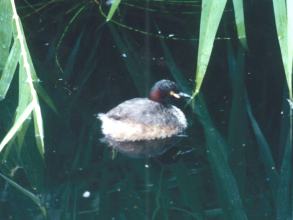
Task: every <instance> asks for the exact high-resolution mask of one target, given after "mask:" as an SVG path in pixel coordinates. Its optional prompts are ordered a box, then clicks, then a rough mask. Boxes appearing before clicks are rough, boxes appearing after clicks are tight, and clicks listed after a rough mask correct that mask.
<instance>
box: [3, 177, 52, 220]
mask: <svg viewBox="0 0 293 220" xmlns="http://www.w3.org/2000/svg"><path fill="white" fill-rule="evenodd" d="M0 176H1V177H2V178H3V179H4V180H5V181H7V182H8V183H9V184H10V185H11V186H13V187H14V188H16V189H17V190H18V191H20V192H21V193H23V194H24V195H25V196H26V197H28V198H30V199H31V200H32V201H33V202H34V203H35V204H36V205H37V206H38V207H39V208H40V210H41V212H42V214H43V216H44V217H46V216H47V211H46V209H45V207H44V206H43V205H42V203H41V201H40V199H39V198H38V197H37V196H36V195H35V194H33V193H32V192H30V191H28V190H27V189H25V188H23V187H22V186H20V185H19V184H18V183H16V182H14V181H13V180H11V179H10V178H8V177H6V176H4V175H3V174H2V173H0Z"/></svg>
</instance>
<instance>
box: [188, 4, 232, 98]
mask: <svg viewBox="0 0 293 220" xmlns="http://www.w3.org/2000/svg"><path fill="white" fill-rule="evenodd" d="M226 2H227V0H218V1H213V0H203V1H202V12H201V18H200V33H199V46H198V53H197V54H198V56H197V66H196V75H195V91H194V93H193V95H192V96H193V98H194V97H195V96H196V95H197V94H198V93H199V91H200V88H201V85H202V82H203V79H204V76H205V73H206V70H207V67H208V63H209V60H210V57H211V53H212V49H213V46H214V40H215V37H216V33H217V30H218V27H219V24H220V21H221V18H222V15H223V13H224V8H225V5H226Z"/></svg>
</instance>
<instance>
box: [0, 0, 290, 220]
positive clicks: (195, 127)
mask: <svg viewBox="0 0 293 220" xmlns="http://www.w3.org/2000/svg"><path fill="white" fill-rule="evenodd" d="M107 2H108V1H107ZM32 3H33V2H32ZM126 3H128V4H126ZM126 3H125V4H123V5H122V6H121V8H120V11H119V12H118V13H120V14H118V15H116V17H114V19H116V20H115V21H117V22H118V24H115V23H111V22H110V23H104V21H105V18H103V16H101V13H100V11H99V8H98V7H99V6H98V5H97V4H96V3H95V2H88V3H87V4H85V3H67V2H60V3H58V2H55V3H53V4H52V5H48V6H46V7H45V8H44V9H43V10H41V11H40V12H38V13H35V14H32V15H30V13H31V12H32V9H31V8H30V7H24V8H21V7H20V9H19V10H20V11H19V12H20V14H21V15H22V21H23V25H24V31H25V33H26V37H27V41H28V47H29V49H30V52H31V56H32V59H33V62H34V65H35V69H36V71H37V75H38V77H39V78H40V82H38V83H39V85H41V86H42V87H43V88H44V89H45V90H46V91H47V93H48V96H49V97H50V99H51V100H52V101H53V103H54V106H55V108H56V111H55V110H54V108H52V107H50V106H49V105H48V104H47V103H48V102H46V100H47V99H44V98H41V99H40V100H41V108H42V114H43V121H44V129H45V147H46V153H45V157H44V160H43V159H42V158H41V157H40V155H39V153H38V151H37V149H36V146H35V138H34V129H33V125H32V123H31V125H30V126H29V127H28V130H27V133H26V135H25V137H24V142H23V144H22V145H21V146H22V147H19V146H18V145H17V141H15V142H14V143H13V144H12V145H11V146H10V147H9V148H8V147H7V149H10V150H7V149H6V151H4V153H6V154H7V155H8V156H7V158H6V159H7V161H5V163H2V167H1V173H4V174H5V175H6V176H10V178H11V179H13V180H14V181H15V182H17V183H18V184H19V185H21V186H22V187H23V188H24V189H26V190H29V191H30V192H32V193H33V194H34V195H35V196H36V197H37V198H38V199H39V201H38V202H37V203H35V202H34V201H33V200H32V199H31V198H30V197H29V196H28V195H27V194H25V193H24V192H23V191H21V190H19V189H17V188H15V187H13V186H12V185H10V184H8V183H7V182H5V181H2V180H1V182H0V191H1V194H0V219H46V218H47V219H68V220H74V219H103V220H104V219H105V220H108V219H113V220H114V219H115V220H124V219H127V220H131V219H152V220H154V219H160V220H161V219H162V220H163V219H172V220H173V219H187V220H189V219H208V220H229V219H231V220H236V219H249V220H250V219H251V220H254V219H255V220H259V219H276V217H277V216H279V217H280V216H281V217H284V216H288V215H287V213H288V212H287V211H288V210H286V207H287V206H286V204H283V203H282V201H284V202H285V201H287V200H286V198H287V197H286V196H283V195H291V197H289V198H290V200H289V201H290V203H289V208H288V207H287V208H288V209H289V211H290V209H291V208H292V207H291V206H292V185H291V183H290V181H291V180H292V176H290V175H291V174H290V173H289V177H286V175H285V176H283V179H281V178H280V176H281V167H282V166H285V165H284V155H286V151H285V149H286V143H287V139H286V137H287V136H288V130H289V129H288V126H289V124H288V121H289V117H288V115H289V106H288V102H287V100H286V98H287V97H286V92H287V91H286V84H285V78H284V73H283V66H282V61H281V58H280V52H279V47H278V41H277V37H276V33H275V29H274V17H273V14H272V8H271V5H266V3H267V1H258V2H256V3H255V2H250V1H249V2H246V3H245V4H246V7H247V10H246V11H247V13H248V15H247V36H248V42H249V50H248V51H244V50H243V49H241V47H240V45H239V44H238V41H237V39H236V37H235V36H236V34H235V30H234V28H233V27H234V23H233V13H232V9H231V7H230V5H228V6H227V11H226V12H225V16H224V18H223V19H224V21H223V22H222V24H221V25H220V30H219V33H218V35H217V40H216V41H215V44H214V50H213V55H212V57H211V61H210V63H209V66H208V70H207V75H206V77H205V79H204V83H203V86H202V92H201V95H200V96H199V97H197V98H196V100H195V104H194V103H189V104H188V105H186V103H182V102H178V103H175V104H176V105H178V106H179V107H180V108H182V109H183V111H184V112H185V114H186V116H187V119H188V123H189V127H188V129H187V131H186V135H187V137H185V138H183V140H181V141H180V142H179V144H178V145H176V146H174V147H172V148H170V149H169V150H168V151H166V152H165V153H164V154H162V155H160V156H156V157H154V158H138V159H137V158H132V157H128V156H126V155H123V154H121V153H117V152H114V151H113V150H112V149H111V148H110V147H108V146H107V145H106V144H105V143H104V142H102V141H100V139H101V138H102V134H101V131H100V122H99V120H97V118H96V114H97V113H101V112H106V111H108V110H109V109H111V108H113V107H114V106H116V105H117V104H119V103H120V102H122V101H124V100H126V99H130V98H133V97H143V96H146V95H147V93H148V90H149V89H150V87H151V86H152V84H153V82H155V81H157V80H159V79H163V78H167V79H172V80H175V81H177V83H178V84H179V85H180V87H181V89H182V90H183V91H184V92H191V91H192V90H193V88H194V72H195V67H196V56H197V55H196V54H197V47H198V40H197V39H198V34H199V21H200V20H199V19H200V2H191V3H188V4H179V3H170V4H169V5H168V4H165V5H164V3H160V2H155V3H154V2H145V3H141V2H140V3H138V2H136V1H129V2H126ZM20 4H21V3H20ZM19 6H21V5H19ZM35 6H36V7H38V6H37V5H35ZM146 6H148V7H149V10H146V9H145V8H146ZM82 7H84V9H82ZM108 7H109V6H107V5H105V4H103V5H102V10H103V11H105V12H107V10H108ZM80 9H82V12H81V13H80V14H78V16H77V19H74V20H71V19H72V18H73V17H74V15H75V13H77V12H78V10H80ZM68 10H69V11H68ZM52 12H54V14H53V15H52ZM65 12H68V13H65ZM182 12H186V13H182ZM76 15H77V14H76ZM36 18H42V21H43V22H42V23H41V24H40V23H39V22H38V20H39V19H36ZM120 18H121V19H122V20H119V19H120ZM227 39H230V40H227ZM244 53H245V56H242V55H243V54H244ZM17 83H18V82H17V79H14V81H13V84H12V85H11V88H10V90H9V94H8V96H7V97H6V99H5V102H3V101H2V102H1V103H0V104H1V106H4V107H5V108H4V107H3V108H2V107H1V108H2V110H1V115H3V117H1V126H2V127H1V137H2V136H3V135H4V134H5V132H7V130H8V129H9V126H10V125H11V123H12V121H13V116H12V115H13V113H14V111H15V108H16V106H17V97H18V94H17V88H18V84H17ZM47 101H48V100H47ZM290 104H291V102H290ZM5 109H6V110H5ZM4 116H6V118H4ZM2 121H3V123H2ZM20 138H21V137H20ZM4 153H3V154H2V152H1V154H2V157H4V156H3V155H4ZM290 155H291V154H290V153H289V154H288V156H290ZM2 161H3V160H2ZM291 162H292V161H291ZM289 168H290V165H289ZM280 180H283V184H284V186H289V191H286V189H287V188H286V187H284V188H282V187H280V185H279V181H280ZM288 181H289V183H288ZM291 182H292V181H291ZM286 184H287V185H286ZM290 187H291V188H290ZM282 190H283V191H282ZM282 193H283V194H282ZM38 204H39V205H40V206H41V208H42V207H43V208H44V209H45V210H46V217H45V214H44V212H43V213H42V211H41V209H40V207H39V206H38ZM287 205H288V204H287ZM290 205H291V206H290ZM280 213H281V214H280ZM282 213H285V214H282ZM279 219H282V218H279ZM283 219H285V218H283ZM287 219H290V218H287Z"/></svg>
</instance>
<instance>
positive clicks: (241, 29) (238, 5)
mask: <svg viewBox="0 0 293 220" xmlns="http://www.w3.org/2000/svg"><path fill="white" fill-rule="evenodd" d="M233 8H234V14H235V22H236V28H237V35H238V39H239V41H240V43H241V45H242V46H243V47H244V48H247V42H246V31H245V19H244V8H243V0H233Z"/></svg>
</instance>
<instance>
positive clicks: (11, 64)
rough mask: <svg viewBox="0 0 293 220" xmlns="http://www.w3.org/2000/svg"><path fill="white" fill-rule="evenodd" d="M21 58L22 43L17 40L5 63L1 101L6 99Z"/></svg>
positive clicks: (1, 81) (1, 84) (0, 91)
mask: <svg viewBox="0 0 293 220" xmlns="http://www.w3.org/2000/svg"><path fill="white" fill-rule="evenodd" d="M19 58H20V45H19V42H18V41H15V42H14V44H13V46H12V49H11V51H10V53H9V56H8V59H7V61H6V63H5V66H4V69H3V72H2V75H1V79H0V101H1V100H3V99H5V96H6V94H7V91H8V89H9V87H10V84H11V81H12V79H13V76H14V73H15V70H16V67H17V64H18V61H19ZM0 59H1V58H0Z"/></svg>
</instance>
